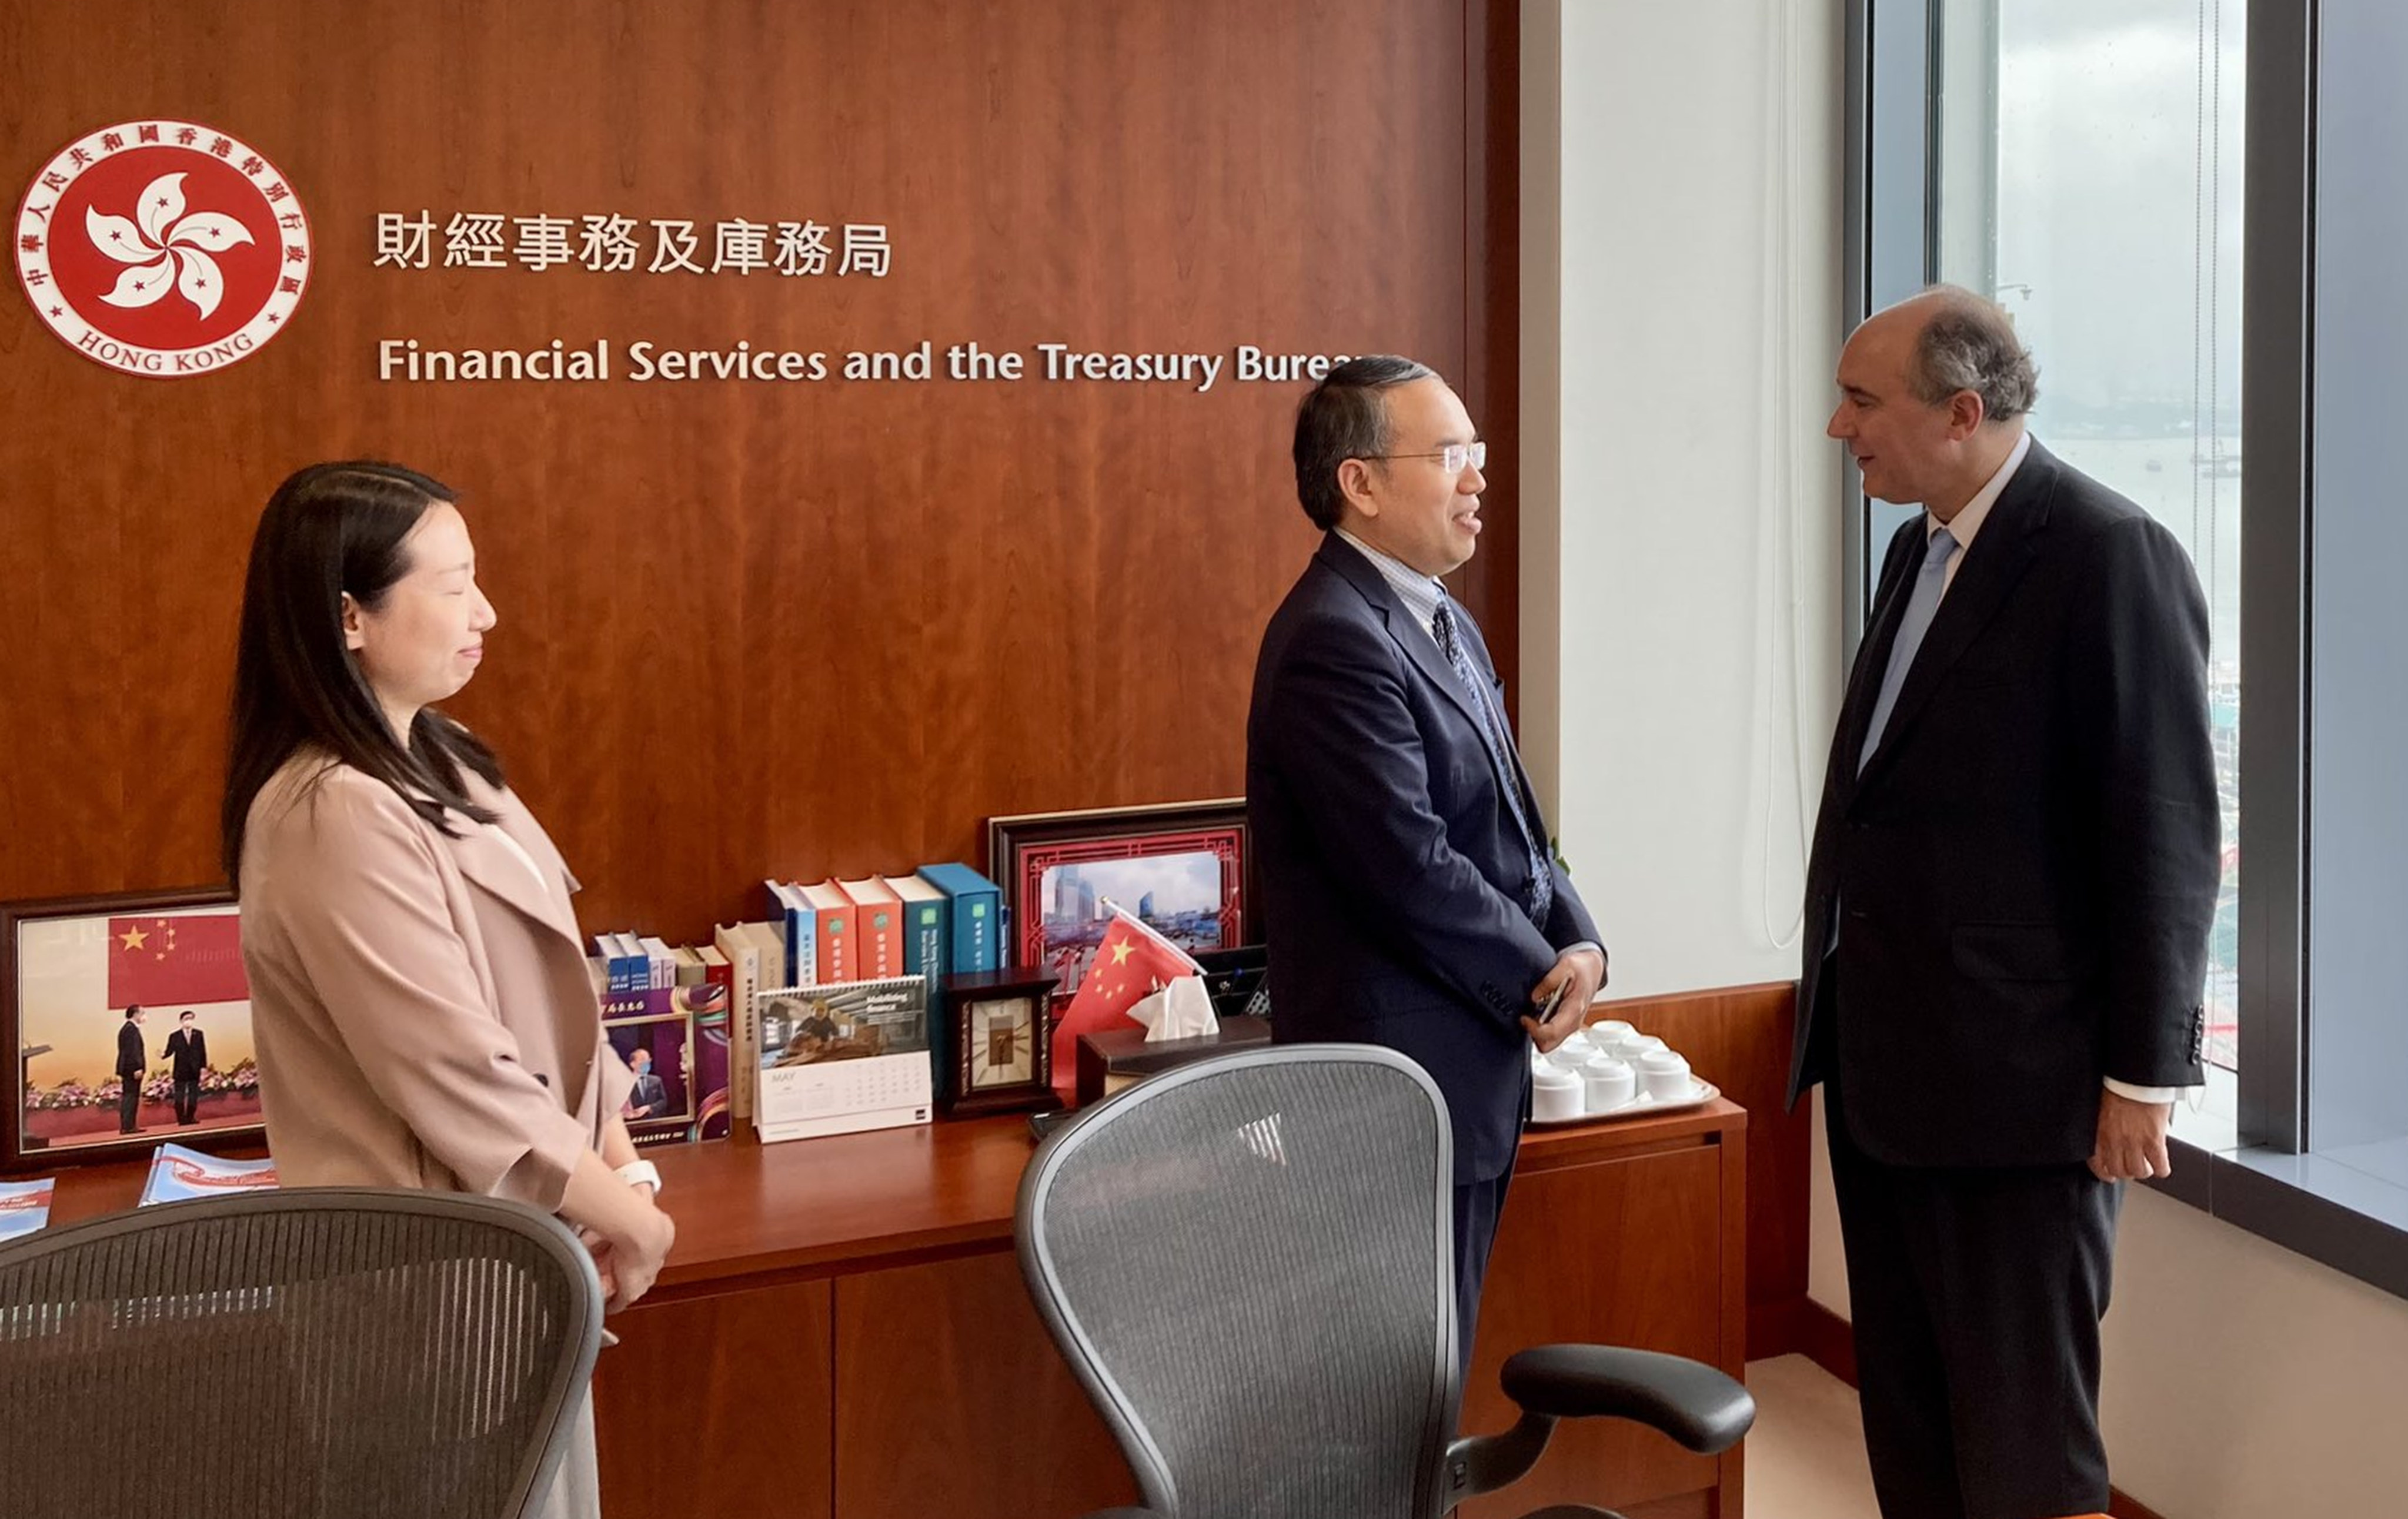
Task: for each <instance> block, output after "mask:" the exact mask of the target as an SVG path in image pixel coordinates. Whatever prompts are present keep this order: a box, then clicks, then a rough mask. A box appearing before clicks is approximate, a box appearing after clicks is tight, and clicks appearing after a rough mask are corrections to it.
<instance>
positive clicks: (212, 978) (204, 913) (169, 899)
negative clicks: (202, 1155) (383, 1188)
mask: <svg viewBox="0 0 2408 1519" xmlns="http://www.w3.org/2000/svg"><path fill="white" fill-rule="evenodd" d="M0 1040H5V1041H6V1044H7V1048H8V1049H10V1050H12V1051H14V1052H15V1053H16V1055H17V1097H16V1099H15V1100H14V1101H12V1102H9V1103H7V1104H6V1105H5V1107H0V1170H8V1171H25V1170H42V1169H47V1168H51V1167H54V1166H62V1165H73V1164H76V1163H78V1162H79V1161H86V1160H113V1159H123V1158H125V1157H126V1156H127V1155H130V1154H137V1153H143V1152H147V1151H149V1150H150V1149H151V1148H152V1147H153V1146H155V1145H157V1144H158V1143H159V1141H160V1140H162V1139H173V1140H174V1141H176V1142H177V1143H179V1144H182V1145H188V1146H191V1147H192V1148H194V1149H199V1150H210V1149H219V1148H222V1147H224V1146H226V1145H228V1144H233V1143H250V1144H256V1143H258V1142H259V1138H260V1135H261V1133H262V1125H261V1120H260V1111H259V1060H258V1054H257V1052H256V1050H255V1049H254V1047H253V1045H252V1042H251V986H250V982H249V981H248V980H247V979H246V978H245V976H244V974H243V967H242V924H241V920H240V918H239V917H238V916H237V915H236V906H235V901H234V896H233V894H232V893H230V892H228V891H226V890H225V889H224V888H223V887H192V888H186V889H180V890H168V891H151V892H126V893H119V894H114V895H110V896H75V897H53V898H49V899H46V900H41V901H22V902H7V903H0Z"/></svg>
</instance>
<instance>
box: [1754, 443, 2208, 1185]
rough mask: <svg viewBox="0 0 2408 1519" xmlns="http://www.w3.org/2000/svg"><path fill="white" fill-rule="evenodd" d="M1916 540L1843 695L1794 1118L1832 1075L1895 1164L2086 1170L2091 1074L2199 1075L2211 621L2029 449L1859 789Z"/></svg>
mask: <svg viewBox="0 0 2408 1519" xmlns="http://www.w3.org/2000/svg"><path fill="white" fill-rule="evenodd" d="M1925 541H1926V539H1925V532H1924V521H1923V518H1922V517H1921V516H1920V515H1918V516H1917V517H1916V518H1915V519H1914V521H1912V522H1910V523H1905V524H1904V525H1902V526H1901V527H1900V528H1899V531H1898V536H1897V537H1895V538H1893V539H1892V540H1891V542H1890V546H1889V552H1888V556H1887V557H1886V558H1885V560H1884V562H1883V566H1882V574H1881V580H1880V582H1879V591H1878V595H1877V598H1876V600H1875V602H1874V606H1873V615H1872V620H1871V623H1870V624H1869V628H1868V633H1867V637H1866V638H1865V641H1864V645H1863V647H1862V649H1860V650H1859V651H1858V652H1857V655H1856V667H1855V668H1854V669H1853V670H1852V671H1850V673H1849V676H1848V692H1847V698H1846V701H1845V702H1844V704H1843V705H1842V709H1841V714H1840V724H1839V734H1838V736H1837V738H1835V739H1834V740H1833V743H1832V747H1831V758H1830V765H1829V769H1828V773H1827V774H1826V777H1825V779H1824V783H1823V802H1822V810H1821V815H1820V816H1819V817H1818V818H1817V820H1816V822H1815V825H1814V846H1813V858H1812V862H1811V864H1810V865H1809V866H1808V868H1807V876H1806V928H1805V932H1806V939H1805V942H1806V944H1807V946H1808V953H1807V956H1806V965H1805V977H1804V980H1803V981H1802V982H1801V983H1800V986H1799V1008H1800V1009H1802V1010H1807V1011H1808V1013H1809V1016H1806V1017H1801V1018H1800V1019H1799V1025H1798V1037H1797V1043H1796V1048H1795V1050H1794V1052H1793V1058H1792V1061H1791V1068H1790V1070H1791V1074H1790V1100H1791V1101H1792V1102H1793V1103H1794V1102H1795V1101H1796V1100H1797V1098H1798V1096H1799V1093H1801V1092H1802V1091H1804V1090H1805V1088H1806V1087H1808V1086H1811V1085H1813V1083H1814V1082H1817V1081H1822V1080H1826V1079H1828V1078H1830V1077H1832V1076H1834V1075H1836V1076H1837V1078H1838V1080H1839V1082H1840V1083H1841V1091H1842V1096H1843V1097H1844V1099H1845V1100H1844V1101H1843V1103H1842V1111H1843V1112H1844V1113H1845V1116H1846V1121H1847V1124H1848V1126H1849V1133H1850V1135H1851V1137H1852V1138H1854V1139H1855V1140H1856V1143H1857V1144H1858V1146H1859V1147H1861V1148H1862V1149H1863V1150H1864V1151H1865V1152H1866V1153H1867V1154H1870V1155H1871V1156H1873V1157H1874V1158H1875V1159H1877V1160H1882V1161H1885V1162H1888V1163H1890V1164H1893V1165H1908V1166H1976V1167H1995V1166H2018V1165H2048V1164H2057V1163H2067V1164H2074V1163H2079V1162H2081V1161H2083V1160H2085V1159H2086V1158H2087V1157H2088V1156H2089V1154H2090V1153H2091V1150H2092V1148H2093V1146H2094V1144H2095V1141H2096V1138H2097V1129H2098V1119H2099V1101H2100V1078H2101V1077H2103V1076H2112V1077H2114V1078H2116V1079H2117V1080H2119V1081H2125V1082H2134V1083H2136V1084H2139V1085H2143V1086H2187V1085H2191V1084H2195V1083H2196V1082H2199V1081H2200V1041H2201V1038H2202V1036H2203V1034H2204V1030H2205V1022H2204V1019H2203V1017H2202V1015H2201V1013H2200V988H2201V984H2202V982H2203V980H2204V978H2205V972H2206V958H2207V933H2208V926H2209V922H2210V919H2211V918H2212V917H2213V915H2214V909H2215V893H2216V881H2217V875H2218V871H2219V861H2218V816H2217V809H2216V795H2215V767H2214V756H2213V754H2212V752H2211V750H2210V744H2209V737H2208V715H2207V605H2206V602H2205V600H2204V598H2202V597H2201V595H2200V589H2199V580H2198V577H2197V576H2196V575H2195V574H2194V573H2193V572H2192V569H2191V565H2190V561H2189V559H2188V558H2187V557H2186V556H2185V554H2184V552H2183V551H2182V548H2181V546H2180V545H2179V544H2177V543H2176V542H2175V541H2174V539H2173V537H2172V536H2171V535H2170V534H2169V533H2167V532H2166V531H2165V529H2164V528H2162V527H2160V526H2158V525H2157V523H2155V522H2153V521H2151V520H2150V518H2149V517H2148V516H2147V515H2146V514H2144V513H2143V511H2142V510H2141V509H2139V508H2138V507H2135V506H2134V505H2132V503H2130V502H2129V501H2127V500H2125V499H2124V498H2123V497H2121V496H2119V495H2117V494H2114V492H2112V491H2110V490H2108V489H2107V488H2106V487H2104V486H2102V485H2100V484H2099V483H2098V482H2097V481H2095V480H2090V479H2088V478H2086V477H2085V476H2083V475H2082V474H2080V473H2078V472H2076V471H2075V470H2073V469H2072V468H2071V467H2069V466H2066V465H2064V464H2061V463H2059V462H2058V461H2057V459H2056V458H2055V457H2053V456H2052V455H2051V454H2050V453H2049V452H2048V451H2047V450H2045V449H2043V448H2042V447H2041V446H2040V445H2039V444H2038V443H2037V442H2035V443H2033V444H2032V446H2031V451H2030V452H2029V453H2028V455H2026V457H2025V459H2024V462H2023V464H2022V466H2020V467H2019V468H2018V469H2017V470H2016V471H2015V473H2014V477H2013V478H2012V479H2011V480H2009V481H2008V482H2007V486H2006V489H2005V490H2004V492H2003V493H2001V494H2000V497H1999V499H1998V501H1997V502H1996V503H1995V504H1994V505H1993V506H1992V507H1991V509H1990V514H1989V516H1988V518H1987V519H1986V520H1985V522H1984V523H1983V524H1982V529H1981V531H1980V533H1979V534H1978V535H1977V536H1976V537H1974V540H1973V543H1972V546H1971V548H1970V549H1968V550H1966V551H1965V555H1964V558H1963V559H1962V560H1961V561H1960V562H1959V564H1958V566H1957V578H1956V580H1955V581H1954V582H1953V583H1952V584H1951V585H1950V587H1949V590H1948V593H1947V595H1946V597H1945V598H1944V599H1943V600H1942V602H1941V604H1940V610H1939V614H1938V615H1937V616H1936V617H1935V618H1934V619H1933V621H1932V623H1931V628H1930V631H1929V632H1928V634H1927V635H1926V636H1925V638H1924V643H1923V647H1922V650H1921V651H1920V652H1919V653H1918V654H1917V656H1916V658H1915V662H1914V666H1913V668H1912V669H1911V670H1910V671H1909V673H1908V675H1907V679H1906V682H1905V684H1904V685H1903V686H1902V687H1900V689H1899V696H1898V702H1897V705H1896V707H1895V708H1894V709H1893V710H1892V712H1891V714H1890V720H1889V724H1888V725H1887V727H1886V728H1885V729H1884V731H1883V734H1882V738H1881V745H1880V747H1879V748H1878V749H1877V750H1875V751H1874V752H1873V754H1872V755H1871V759H1870V761H1869V762H1868V763H1867V764H1866V766H1865V768H1864V773H1863V775H1862V777H1861V778H1860V777H1859V776H1858V775H1857V773H1856V758H1857V754H1858V752H1859V751H1860V750H1861V748H1862V746H1863V743H1864V735H1865V731H1866V726H1867V724H1868V721H1869V720H1870V718H1871V713H1872V707H1873V702H1874V698H1875V695H1877V694H1878V692H1879V691H1880V688H1881V682H1882V675H1883V672H1884V670H1885V669H1886V668H1887V666H1888V663H1889V654H1890V647H1891V645H1892V643H1893V642H1894V641H1895V639H1896V636H1897V632H1898V624H1899V617H1900V615H1901V613H1902V612H1903V610H1904V609H1905V604H1906V600H1907V596H1908V594H1909V591H1910V589H1911V585H1912V582H1913V580H1914V574H1915V570H1916V567H1917V566H1918V565H1919V564H1920V562H1921V560H1922V558H1923V552H1924V544H1925ZM1835 902H1836V903H1837V904H1838V905H1839V910H1841V911H1842V913H1843V914H1844V916H1843V917H1842V920H1841V922H1840V924H1839V943H1838V950H1837V954H1838V982H1839V999H1838V1000H1839V1007H1840V1015H1839V1017H1838V1018H1837V1038H1836V1040H1831V1039H1829V1035H1830V1032H1831V1031H1830V1029H1829V1027H1828V1023H1829V1021H1830V1020H1831V1019H1832V1016H1833V1012H1834V1009H1833V1008H1832V1007H1831V1006H1829V1005H1828V1004H1829V1003H1830V1001H1831V998H1829V997H1828V996H1825V992H1826V990H1827V988H1826V986H1825V984H1824V977H1823V974H1822V972H1823V963H1824V956H1823V954H1822V953H1821V952H1822V949H1823V947H1824V946H1825V945H1827V944H1828V943H1830V941H1831V940H1830V925H1831V914H1832V911H1833V906H1834V903H1835ZM1816 1021H1823V1022H1825V1023H1826V1025H1827V1027H1826V1029H1825V1030H1824V1037H1823V1038H1814V1037H1813V1036H1812V1035H1811V1034H1810V1027H1811V1025H1812V1024H1813V1023H1814V1022H1816ZM1825 1067H1829V1068H1825Z"/></svg>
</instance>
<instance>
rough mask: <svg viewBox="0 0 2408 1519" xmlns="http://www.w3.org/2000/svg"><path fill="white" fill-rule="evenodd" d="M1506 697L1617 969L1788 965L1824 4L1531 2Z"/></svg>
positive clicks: (1824, 82)
mask: <svg viewBox="0 0 2408 1519" xmlns="http://www.w3.org/2000/svg"><path fill="white" fill-rule="evenodd" d="M1523 37H1524V57H1523V90H1524V121H1523V143H1524V153H1525V159H1524V165H1523V179H1522V191H1523V202H1524V228H1523V280H1522V301H1523V308H1522V310H1523V322H1522V326H1523V377H1522V379H1523V389H1522V394H1523V408H1524V410H1523V425H1524V444H1523V459H1522V470H1523V495H1522V501H1523V510H1524V522H1523V537H1522V565H1521V590H1522V608H1523V612H1522V619H1523V621H1522V646H1523V681H1522V693H1521V709H1522V724H1523V738H1524V752H1525V753H1526V754H1527V756H1528V757H1529V759H1530V763H1531V769H1532V770H1533V772H1534V774H1535V775H1536V778H1537V780H1538V783H1539V785H1540V788H1541V792H1542V793H1545V794H1547V795H1548V800H1549V803H1550V810H1549V815H1550V816H1551V817H1552V818H1553V819H1554V820H1555V825H1556V828H1557V830H1558V832H1559V833H1560V835H1561V838H1562V844H1563V850H1564V853H1565V856H1566V857H1567V858H1568V859H1569V860H1570V863H1571V867H1572V879H1573V880H1574V881H1576V882H1577V883H1578V884H1579V886H1580V888H1581V894H1582V896H1584V898H1585V899H1586V900H1587V902H1588V905H1589V907H1590V908H1591V909H1592V910H1594V911H1595V912H1596V914H1597V917H1598V923H1599V924H1601V925H1602V927H1603V928H1604V931H1605V936H1606V940H1607V943H1608V945H1609V946H1610V948H1611V949H1612V951H1613V983H1612V986H1611V988H1610V990H1611V991H1612V992H1613V993H1615V994H1619V995H1632V996H1638V995H1646V994H1650V993H1656V992H1665V991H1678V990H1682V989H1685V988H1692V987H1700V986H1728V985H1737V984H1742V983H1746V982H1763V981H1782V980H1787V979H1790V978H1792V977H1794V976H1796V975H1797V973H1798V952H1797V944H1796V935H1797V924H1796V920H1797V915H1798V908H1799V896H1800V894H1801V887H1802V882H1803V880H1804V838H1805V830H1806V828H1807V827H1808V826H1809V825H1810V824H1811V821H1812V809H1813V801H1814V796H1815V794H1816V792H1817V790H1818V788H1819V786H1820V784H1821V779H1822V766H1823V754H1824V748H1825V746H1826V744H1828V739H1829V734H1830V723H1831V716H1832V713H1833V712H1835V711H1836V709H1837V707H1838V692H1839V681H1840V668H1839V638H1838V635H1837V629H1838V627H1839V588H1840V498H1839V497H1840V491H1839V486H1840V466H1839V459H1838V455H1837V453H1836V452H1835V449H1836V445H1834V444H1831V443H1829V442H1828V440H1826V439H1824V438H1823V437H1822V436H1821V429H1822V423H1823V420H1824V414H1825V411H1826V409H1827V408H1826V406H1825V397H1826V396H1827V394H1828V392H1829V389H1830V366H1831V361H1832V356H1833V354H1834V352H1835V351H1836V347H1837V344H1838V338H1839V333H1838V304H1839V290H1840V274H1839V259H1840V227H1839V222H1838V218H1837V216H1836V214H1835V210H1836V208H1837V207H1838V205H1839V203H1840V196H1841V175H1840V162H1841V155H1840V146H1839V144H1840V117H1841V110H1842V75H1841V71H1840V43H1841V11H1840V7H1838V6H1837V5H1836V4H1820V5H1813V6H1806V5H1800V4H1798V3H1797V0H1691V3H1685V4H1681V5H1661V4H1642V3H1639V0H1620V3H1607V0H1568V3H1554V0H1546V3H1540V0H1533V3H1530V4H1527V5H1526V6H1525V7H1524V12H1523Z"/></svg>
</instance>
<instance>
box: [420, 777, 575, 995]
mask: <svg viewBox="0 0 2408 1519" xmlns="http://www.w3.org/2000/svg"><path fill="white" fill-rule="evenodd" d="M462 779H463V780H464V781H466V784H467V786H468V787H469V797H470V799H471V800H473V801H475V802H477V803H479V804H480V805H481V806H483V807H485V808H486V809H488V810H491V811H493V812H495V814H497V821H496V822H495V823H493V824H477V823H473V822H470V821H468V820H467V819H465V818H456V817H455V818H454V819H453V820H452V826H453V827H455V828H456V829H458V830H459V833H460V837H459V838H447V839H445V840H444V842H445V843H446V844H448V845H450V846H451V850H452V859H453V860H455V861H457V862H458V864H459V867H460V873H461V874H462V875H464V876H466V877H467V878H468V879H469V880H470V881H474V882H476V883H477V885H478V886H480V888H482V889H483V890H485V891H487V892H490V893H491V894H493V895H494V896H498V897H500V898H501V899H502V900H503V901H505V902H507V903H509V905H510V906H511V907H513V908H516V909H517V910H519V912H520V913H522V914H523V915H524V916H525V917H527V918H529V919H532V920H533V921H534V922H536V923H538V924H542V925H543V926H544V927H546V928H549V929H551V930H552V932H554V933H556V934H558V935H560V936H561V937H562V938H563V939H567V940H568V942H569V945H570V947H571V948H573V949H575V950H576V951H577V952H578V953H579V954H581V955H582V954H583V953H584V946H583V945H582V944H581V942H580V941H579V939H578V937H577V919H576V916H575V914H574V913H572V912H570V911H569V910H568V904H567V899H566V893H567V881H566V875H567V872H566V868H565V867H563V866H562V865H561V862H560V858H559V856H558V854H557V853H555V852H554V851H553V850H552V845H551V842H550V841H549V840H548V839H546V838H544V835H543V830H542V829H541V828H539V827H538V826H536V824H535V819H534V818H533V816H532V815H530V814H529V813H528V812H527V810H526V809H525V807H524V806H523V805H522V804H521V803H520V801H519V799H518V797H517V796H516V795H513V794H511V793H509V792H505V791H496V790H495V789H493V788H492V787H488V786H485V785H483V784H482V783H480V781H478V780H477V779H476V778H475V777H473V776H464V777H463V778H462ZM504 832H507V833H508V834H509V839H504V838H500V837H498V835H499V834H501V833H504ZM512 842H515V843H516V844H517V845H518V846H519V848H520V849H523V850H524V851H525V852H526V857H527V860H533V861H534V862H535V865H536V871H544V872H547V873H548V874H549V873H554V872H556V873H557V874H558V875H559V876H560V878H561V889H560V890H559V891H558V892H553V891H550V890H547V889H545V887H544V885H543V884H542V883H541V882H538V881H537V879H536V871H530V870H529V869H528V868H527V867H526V860H522V859H520V858H519V857H518V853H517V852H516V851H513V850H512V849H511V848H510V844H511V843H512Z"/></svg>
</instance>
